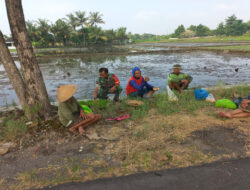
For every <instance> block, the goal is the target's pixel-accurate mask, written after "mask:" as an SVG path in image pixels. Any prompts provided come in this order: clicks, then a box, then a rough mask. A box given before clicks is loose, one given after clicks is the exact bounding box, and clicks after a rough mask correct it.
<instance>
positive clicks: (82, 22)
mask: <svg viewBox="0 0 250 190" xmlns="http://www.w3.org/2000/svg"><path fill="white" fill-rule="evenodd" d="M75 14H76V20H77V26H81V27H82V28H81V30H80V31H78V32H79V34H80V35H82V36H83V44H84V46H85V45H86V39H85V38H86V37H85V32H84V26H88V22H87V21H88V19H89V18H88V17H87V16H86V12H85V11H76V12H75Z"/></svg>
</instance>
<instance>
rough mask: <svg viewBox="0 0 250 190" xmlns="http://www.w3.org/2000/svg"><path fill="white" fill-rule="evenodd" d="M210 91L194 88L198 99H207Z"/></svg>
mask: <svg viewBox="0 0 250 190" xmlns="http://www.w3.org/2000/svg"><path fill="white" fill-rule="evenodd" d="M208 94H209V93H208V91H206V90H204V89H196V90H194V95H195V99H196V100H205V99H206V98H207V97H208Z"/></svg>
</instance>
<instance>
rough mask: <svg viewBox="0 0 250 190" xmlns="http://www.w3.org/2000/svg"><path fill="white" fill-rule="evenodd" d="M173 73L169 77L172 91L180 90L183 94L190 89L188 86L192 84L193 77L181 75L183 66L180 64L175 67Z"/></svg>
mask: <svg viewBox="0 0 250 190" xmlns="http://www.w3.org/2000/svg"><path fill="white" fill-rule="evenodd" d="M173 71H174V72H173V73H170V74H169V75H168V86H169V88H170V89H171V90H173V89H174V90H178V91H179V92H180V93H181V92H182V90H184V89H187V88H188V85H189V84H190V83H191V82H192V80H193V77H191V76H190V75H188V74H185V73H181V72H180V71H181V65H179V64H176V65H174V67H173Z"/></svg>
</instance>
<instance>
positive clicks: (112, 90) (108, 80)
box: [94, 68, 122, 101]
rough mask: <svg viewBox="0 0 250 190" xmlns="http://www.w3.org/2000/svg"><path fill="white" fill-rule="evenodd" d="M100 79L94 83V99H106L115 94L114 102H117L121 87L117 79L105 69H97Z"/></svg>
mask: <svg viewBox="0 0 250 190" xmlns="http://www.w3.org/2000/svg"><path fill="white" fill-rule="evenodd" d="M99 73H100V77H99V78H98V80H97V81H96V88H95V93H94V99H95V100H96V99H97V98H98V99H108V94H115V97H114V101H119V96H120V93H121V92H122V87H121V86H120V81H119V79H118V78H117V77H116V76H115V75H114V74H112V73H109V72H108V69H107V68H101V69H99Z"/></svg>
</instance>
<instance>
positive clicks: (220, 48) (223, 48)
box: [203, 45, 250, 52]
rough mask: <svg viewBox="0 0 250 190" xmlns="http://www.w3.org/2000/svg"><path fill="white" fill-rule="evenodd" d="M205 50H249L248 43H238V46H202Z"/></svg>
mask: <svg viewBox="0 0 250 190" xmlns="http://www.w3.org/2000/svg"><path fill="white" fill-rule="evenodd" d="M203 49H207V50H229V51H240V52H250V45H240V46H217V47H216V46H215V47H204V48H203Z"/></svg>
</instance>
